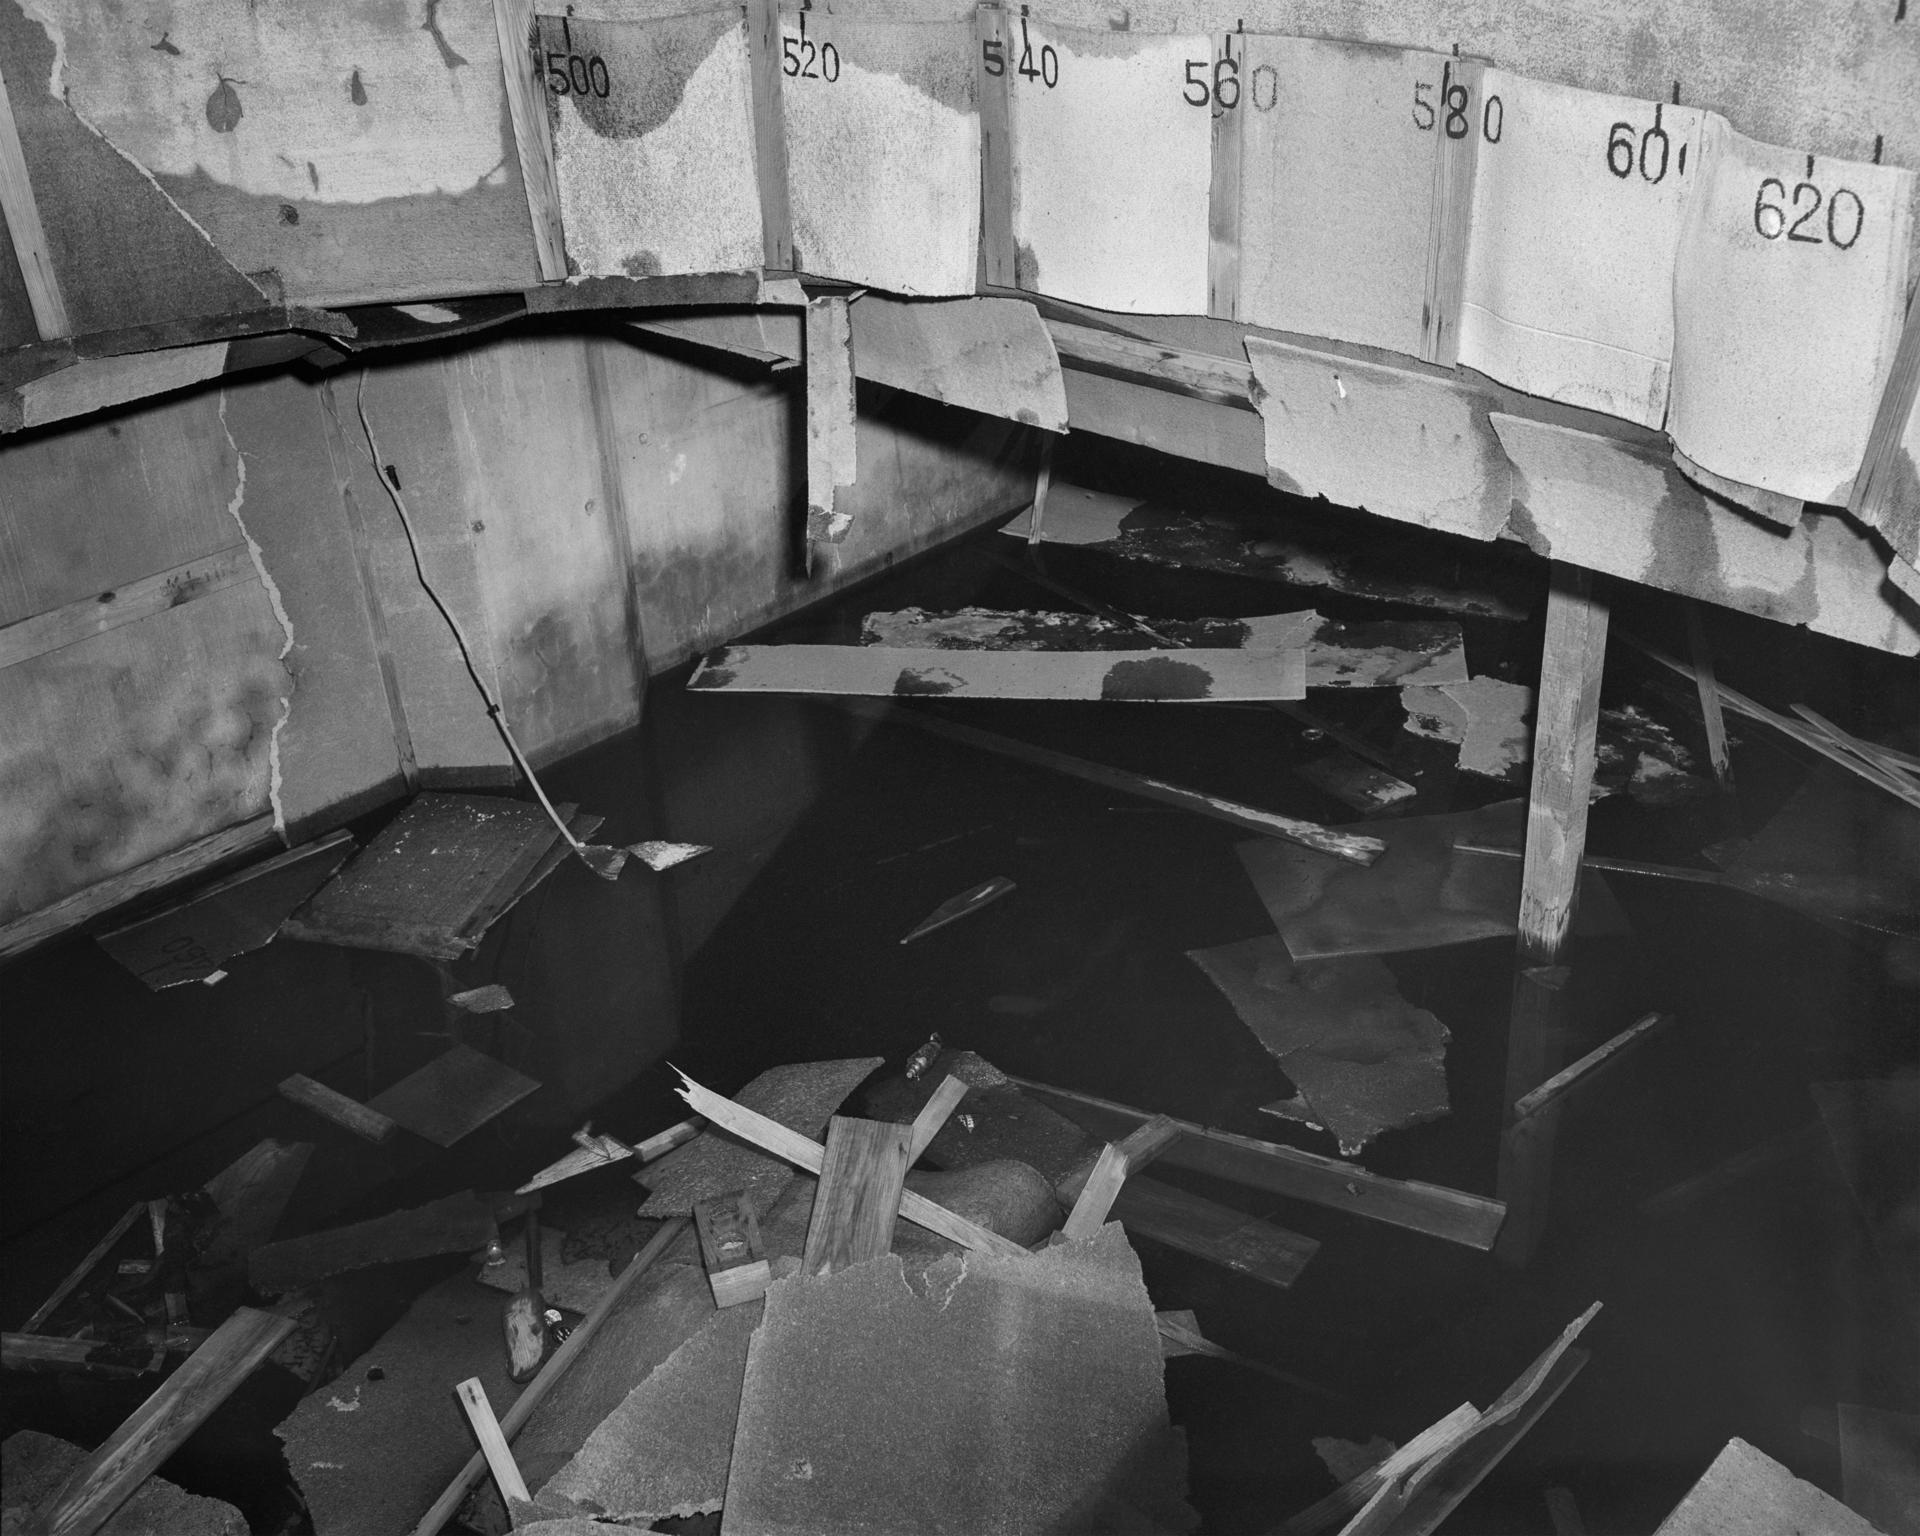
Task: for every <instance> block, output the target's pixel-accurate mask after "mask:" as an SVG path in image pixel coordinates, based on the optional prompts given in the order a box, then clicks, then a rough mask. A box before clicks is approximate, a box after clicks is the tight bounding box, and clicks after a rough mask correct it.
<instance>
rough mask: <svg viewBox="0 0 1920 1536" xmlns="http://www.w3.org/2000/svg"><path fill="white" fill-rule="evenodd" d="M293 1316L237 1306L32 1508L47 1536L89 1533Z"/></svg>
mask: <svg viewBox="0 0 1920 1536" xmlns="http://www.w3.org/2000/svg"><path fill="white" fill-rule="evenodd" d="M293 1324H294V1320H293V1319H292V1318H290V1317H281V1316H279V1315H278V1314H277V1313H273V1312H260V1311H256V1310H255V1309H254V1308H252V1307H242V1308H240V1310H239V1311H237V1312H235V1313H234V1314H233V1316H232V1317H230V1318H228V1319H227V1320H226V1321H225V1322H224V1323H222V1324H221V1325H220V1326H219V1327H218V1328H217V1329H215V1330H214V1332H213V1335H212V1337H210V1338H209V1339H208V1340H207V1341H206V1342H205V1343H204V1344H202V1345H201V1346H200V1347H199V1348H198V1349H196V1350H195V1351H194V1352H193V1353H192V1354H191V1355H189V1356H188V1357H187V1362H186V1364H184V1365H183V1366H181V1367H180V1369H179V1370H177V1371H175V1372H174V1373H173V1374H172V1375H171V1376H169V1377H168V1378H167V1379H166V1380H165V1381H164V1382H162V1383H161V1385H160V1386H159V1388H158V1389H157V1390H156V1391H155V1392H154V1394H153V1395H152V1396H151V1397H149V1398H148V1399H147V1400H146V1401H145V1402H144V1403H142V1404H141V1405H140V1406H139V1407H138V1408H137V1409H135V1410H134V1412H133V1415H132V1417H130V1418H129V1419H128V1420H127V1421H126V1422H125V1423H124V1424H122V1425H121V1426H120V1427H119V1428H118V1429H117V1430H115V1431H114V1432H113V1433H112V1434H111V1435H109V1436H108V1437H107V1439H106V1442H105V1443H104V1444H103V1445H101V1446H100V1448H99V1449H98V1450H96V1451H94V1452H93V1453H92V1454H91V1455H90V1456H88V1457H87V1459H86V1460H85V1461H83V1462H81V1463H80V1465H79V1466H77V1467H75V1468H74V1469H73V1471H72V1472H71V1473H70V1474H69V1475H68V1477H67V1480H66V1481H65V1482H64V1483H62V1484H61V1485H60V1487H59V1488H58V1489H57V1490H56V1491H55V1492H54V1493H53V1494H52V1495H50V1496H49V1497H48V1499H47V1500H46V1502H45V1503H43V1504H42V1505H41V1506H40V1507H39V1509H38V1510H37V1511H36V1518H37V1520H38V1521H40V1522H42V1524H41V1528H42V1529H44V1530H46V1531H47V1532H48V1533H49V1536H91V1533H92V1532H94V1531H97V1530H99V1529H100V1527H101V1526H103V1525H105V1524H106V1523H107V1521H108V1520H109V1519H111V1518H112V1517H113V1513H114V1511H115V1510H117V1509H119V1507H120V1506H121V1505H122V1504H124V1503H126V1501H127V1500H128V1499H129V1498H131V1497H132V1496H133V1491H134V1489H136V1488H138V1487H139V1486H140V1484H141V1483H142V1482H144V1481H145V1480H146V1478H147V1477H148V1476H149V1475H151V1474H152V1473H153V1471H154V1470H155V1469H156V1468H157V1467H158V1466H159V1465H160V1464H161V1463H162V1462H163V1461H165V1460H166V1459H167V1458H168V1457H169V1456H171V1455H172V1454H173V1453H174V1452H175V1451H176V1450H178V1449H179V1448H180V1446H181V1445H182V1444H183V1443H184V1442H185V1441H186V1439H187V1437H188V1436H189V1435H191V1434H192V1433H193V1432H194V1430H196V1429H198V1428H199V1427H200V1425H201V1424H203V1423H204V1422H205V1421H206V1419H207V1417H208V1415H209V1414H211V1413H212V1412H213V1411H214V1410H215V1409H216V1408H218V1407H219V1406H220V1405H221V1404H222V1403H224V1402H225V1401H226V1400H227V1398H228V1397H230V1396H231V1395H232V1394H233V1391H234V1389H235V1388H236V1387H238V1386H239V1385H240V1383H241V1382H242V1381H244V1380H246V1378H247V1377H248V1376H249V1375H250V1374H251V1373H252V1372H253V1369H254V1367H255V1366H257V1365H259V1364H260V1362H261V1361H262V1360H264V1359H266V1358H267V1356H268V1355H270V1354H272V1353H273V1351H274V1349H275V1348H276V1347H277V1346H278V1345H279V1343H280V1341H281V1340H282V1339H284V1338H285V1337H286V1336H287V1335H288V1334H289V1333H291V1332H293Z"/></svg>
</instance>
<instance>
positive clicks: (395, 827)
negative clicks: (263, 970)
mask: <svg viewBox="0 0 1920 1536" xmlns="http://www.w3.org/2000/svg"><path fill="white" fill-rule="evenodd" d="M559 809H560V813H561V815H562V816H563V817H564V816H567V815H571V814H572V813H573V812H574V810H575V807H573V806H561V807H560V808H559ZM559 836H560V833H559V829H558V828H557V827H555V826H554V824H553V822H552V821H550V820H549V819H548V817H547V814H546V812H545V811H543V810H542V809H541V808H540V807H539V806H537V805H527V804H523V803H522V802H520V801H517V800H506V799H501V798H499V797H498V796H488V795H453V794H441V793H429V794H423V795H420V796H419V797H418V798H416V799H415V800H414V801H413V802H412V803H411V804H409V805H408V806H407V807H406V808H405V809H404V810H402V811H401V812H400V814H399V815H398V816H396V817H395V818H394V819H393V820H392V821H391V822H389V823H388V824H387V825H386V827H385V828H384V829H383V830H382V831H381V832H380V833H379V834H377V835H376V836H375V837H374V838H373V839H372V840H371V841H370V842H369V843H368V844H367V846H366V847H365V848H363V849H361V850H360V852H359V853H358V854H356V855H355V856H354V858H353V859H352V860H351V861H350V862H349V863H348V864H347V866H346V867H345V868H344V869H342V870H341V871H340V873H339V874H338V875H336V876H335V877H334V879H333V881H332V883H331V884H329V885H328V886H326V887H325V888H324V889H323V890H322V891H321V892H320V893H319V894H318V895H317V896H316V897H315V898H314V899H313V900H312V901H310V902H308V903H307V905H306V907H305V908H304V909H303V910H302V911H300V912H297V913H295V914H294V915H293V917H291V918H289V919H288V920H287V923H286V925H285V927H284V929H283V930H282V931H283V932H285V933H287V934H288V935H289V936H291V937H293V938H298V939H306V940H309V941H310V942H313V943H317V944H342V945H346V946H348V947H349V948H357V949H383V950H396V951H398V952H400V953H402V954H414V955H424V956H426V957H427V958H429V959H434V960H457V959H458V958H459V957H460V956H461V955H463V954H465V953H467V951H469V950H471V949H472V948H474V946H475V945H477V944H478V943H479V942H480V940H481V938H482V937H484V936H485V934H486V931H487V929H488V928H489V927H490V926H492V924H493V923H494V922H495V921H496V920H497V919H498V918H499V917H500V915H501V914H502V913H504V912H505V911H506V910H507V908H508V907H510V906H511V905H512V904H513V903H514V902H515V901H517V900H518V899H519V898H520V897H521V896H522V895H524V894H525V892H526V889H527V885H526V881H527V877H528V875H529V874H531V873H532V871H533V870H534V868H535V866H536V865H538V864H539V863H540V861H541V858H542V856H543V855H544V854H546V853H547V851H548V850H549V849H550V848H552V846H553V844H554V843H555V841H556V840H558V839H559ZM556 862H557V861H556Z"/></svg>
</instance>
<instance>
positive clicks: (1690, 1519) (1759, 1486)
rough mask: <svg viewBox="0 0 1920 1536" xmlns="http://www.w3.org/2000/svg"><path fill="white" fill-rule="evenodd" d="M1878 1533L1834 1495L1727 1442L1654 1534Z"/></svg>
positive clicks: (1785, 1535) (1783, 1535)
mask: <svg viewBox="0 0 1920 1536" xmlns="http://www.w3.org/2000/svg"><path fill="white" fill-rule="evenodd" d="M1735 1532H1738V1533H1739V1536H1811V1533H1814V1532H1818V1533H1819V1536H1879V1532H1877V1531H1876V1530H1875V1529H1874V1527H1873V1526H1871V1525H1869V1524H1868V1523H1867V1522H1866V1521H1865V1520H1863V1519H1861V1518H1860V1517H1859V1516H1858V1515H1856V1514H1855V1513H1854V1512H1853V1511H1852V1510H1850V1509H1848V1508H1847V1507H1846V1505H1844V1504H1842V1503H1841V1502H1840V1501H1839V1500H1838V1499H1835V1498H1832V1497H1830V1496H1829V1495H1827V1494H1825V1493H1822V1492H1821V1491H1820V1490H1819V1489H1818V1488H1816V1487H1814V1486H1813V1484H1812V1483H1804V1482H1802V1481H1801V1480H1800V1479H1799V1478H1797V1477H1795V1476H1794V1475H1793V1474H1792V1473H1791V1472H1789V1471H1788V1470H1787V1469H1786V1468H1785V1467H1783V1466H1781V1465H1780V1463H1779V1462H1777V1461H1775V1460H1774V1459H1773V1458H1772V1457H1771V1456H1766V1455H1762V1454H1761V1453H1760V1452H1759V1451H1756V1450H1755V1449H1754V1448H1753V1447H1752V1446H1750V1445H1748V1444H1747V1442H1746V1441H1744V1440H1729V1441H1728V1442H1727V1447H1726V1449H1725V1450H1723V1451H1722V1452H1721V1453H1720V1454H1719V1455H1718V1456H1716V1457H1714V1459H1713V1465H1712V1466H1710V1467H1708V1468H1707V1470H1706V1471H1705V1472H1704V1473H1702V1474H1701V1476H1700V1481H1699V1482H1697V1483H1695V1484H1694V1485H1693V1487H1692V1489H1691V1490H1690V1491H1689V1492H1688V1494H1687V1496H1686V1497H1685V1498H1684V1499H1682V1500H1681V1501H1680V1503H1679V1504H1678V1505H1677V1506H1676V1507H1675V1509H1674V1511H1673V1513H1672V1514H1670V1515H1668V1516H1667V1518H1666V1519H1665V1520H1663V1521H1661V1522H1660V1529H1659V1530H1658V1531H1656V1532H1655V1533H1654V1536H1733V1533H1735Z"/></svg>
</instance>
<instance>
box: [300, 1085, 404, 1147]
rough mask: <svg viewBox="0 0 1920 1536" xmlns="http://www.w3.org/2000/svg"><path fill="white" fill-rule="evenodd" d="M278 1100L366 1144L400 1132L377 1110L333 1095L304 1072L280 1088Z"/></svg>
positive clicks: (332, 1092)
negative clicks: (309, 1113)
mask: <svg viewBox="0 0 1920 1536" xmlns="http://www.w3.org/2000/svg"><path fill="white" fill-rule="evenodd" d="M280 1097H281V1098H283V1099H290V1100H292V1102H294V1103H295V1104H298V1105H300V1106H301V1107H302V1108H305V1109H310V1110H312V1111H313V1112H314V1113H315V1114H316V1115H321V1116H323V1117H325V1118H326V1119H328V1120H331V1121H332V1122H333V1123H334V1124H335V1125H338V1126H341V1127H343V1128H345V1129H346V1130H349V1131H352V1132H353V1134H354V1135H356V1136H359V1137H363V1138H364V1139H366V1140H367V1141H372V1142H381V1141H385V1140H386V1139H387V1138H388V1137H389V1136H391V1135H393V1133H394V1132H395V1131H397V1130H399V1129H400V1127H399V1125H398V1124H397V1123H396V1122H395V1121H393V1120H390V1119H388V1118H387V1117H386V1116H385V1115H383V1114H381V1113H380V1112H379V1111H378V1110H375V1109H369V1108H368V1107H367V1106H366V1105H364V1104H362V1103H360V1102H359V1101H358V1100H357V1099H350V1098H348V1097H347V1096H346V1095H345V1094H344V1093H337V1092H335V1091H334V1090H333V1089H331V1088H329V1087H328V1086H327V1085H326V1084H325V1083H316V1082H315V1081H314V1080H313V1079H312V1078H310V1077H308V1076H307V1075H306V1074H305V1073H304V1072H296V1073H294V1074H293V1076H292V1077H289V1078H287V1079H285V1080H284V1081H283V1082H282V1083H281V1084H280Z"/></svg>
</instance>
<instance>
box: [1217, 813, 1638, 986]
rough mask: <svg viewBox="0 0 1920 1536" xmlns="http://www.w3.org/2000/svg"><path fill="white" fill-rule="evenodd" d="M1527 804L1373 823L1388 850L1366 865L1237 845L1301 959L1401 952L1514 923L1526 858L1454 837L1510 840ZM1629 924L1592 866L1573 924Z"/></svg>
mask: <svg viewBox="0 0 1920 1536" xmlns="http://www.w3.org/2000/svg"><path fill="white" fill-rule="evenodd" d="M1525 813H1526V806H1525V804H1524V802H1522V801H1518V800H1508V801H1502V802H1501V803H1499V804H1498V805H1492V806H1487V807H1484V808H1483V809H1481V810H1478V811H1465V812H1460V813H1457V814H1453V815H1446V816H1408V817H1405V818H1403V819H1401V820H1399V821H1382V822H1376V823H1373V824H1372V829H1373V831H1374V833H1375V834H1376V835H1377V836H1379V837H1380V838H1381V840H1382V841H1384V842H1385V843H1386V845H1387V851H1386V852H1385V853H1384V854H1382V855H1381V856H1380V858H1379V860H1378V861H1377V862H1376V863H1374V865H1373V866H1372V867H1371V868H1367V869H1362V868H1360V867H1359V866H1358V865H1354V864H1350V863H1348V862H1347V861H1345V860H1343V859H1335V858H1331V857H1329V856H1328V855H1326V854H1324V853H1316V852H1314V851H1313V850H1311V849H1308V848H1299V847H1295V846H1293V845H1291V844H1285V843H1281V842H1279V841H1277V840H1275V839H1272V838H1258V839H1255V840H1254V841H1252V842H1245V843H1239V844H1236V845H1235V848H1236V851H1237V852H1238V853H1239V855H1240V862H1241V864H1242V865H1243V866H1244V867H1245V868H1246V871H1247V875H1248V878H1249V879H1251V880H1252V881H1253V886H1254V889H1255V891H1257V892H1258V893H1259V896H1260V900H1261V902H1262V904H1264V905H1265V907H1266V909H1267V913H1268V915H1269V916H1270V917H1272V919H1273V925H1274V927H1275V928H1277V929H1278V930H1279V932H1280V936H1281V937H1282V938H1283V939H1285V940H1286V942H1287V949H1288V952H1289V953H1291V954H1292V956H1293V958H1294V959H1295V960H1313V959H1318V958H1320V957H1322V956H1327V955H1361V954H1393V953H1396V952H1398V951H1402V950H1410V949H1430V948H1434V947H1436V946H1439V945H1444V944H1464V943H1468V942H1470V941H1472V940H1474V939H1487V938H1496V937H1500V936H1503V935H1510V934H1512V933H1514V932H1515V931H1516V924H1517V922H1518V919H1519V912H1520V875H1521V868H1522V865H1521V861H1520V860H1518V859H1508V858H1500V857H1497V856H1491V855H1487V854H1475V853H1459V852H1456V851H1455V850H1454V842H1455V840H1456V839H1461V840H1465V841H1476V842H1477V841H1486V842H1489V843H1494V842H1501V843H1505V842H1508V841H1510V840H1511V838H1512V836H1513V835H1514V826H1515V823H1516V821H1519V822H1524V818H1525ZM1295 855H1298V857H1295ZM1628 931H1629V929H1628V927H1627V921H1626V918H1625V916H1624V915H1623V914H1622V913H1621V911H1620V908H1619V907H1618V905H1617V904H1616V903H1615V902H1614V900H1613V893H1612V892H1611V891H1610V890H1609V889H1608V888H1607V885H1606V882H1605V881H1603V880H1602V879H1601V878H1600V876H1599V875H1597V874H1595V873H1593V872H1592V871H1588V872H1587V873H1585V874H1583V875H1582V876H1581V879H1580V905H1579V910H1578V912H1577V913H1576V915H1575V917H1574V932H1575V933H1576V934H1581V935H1588V936H1591V935H1597V934H1610V933H1625V932H1628Z"/></svg>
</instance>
